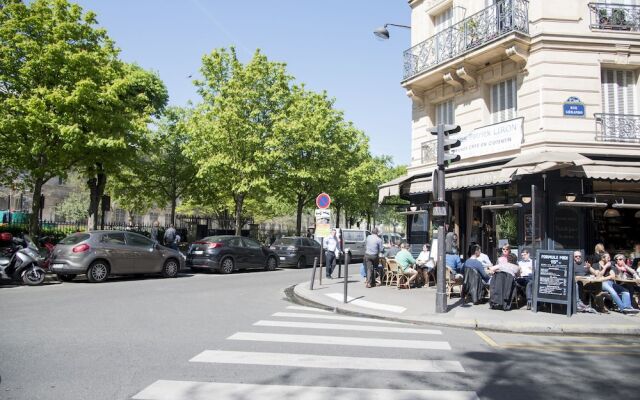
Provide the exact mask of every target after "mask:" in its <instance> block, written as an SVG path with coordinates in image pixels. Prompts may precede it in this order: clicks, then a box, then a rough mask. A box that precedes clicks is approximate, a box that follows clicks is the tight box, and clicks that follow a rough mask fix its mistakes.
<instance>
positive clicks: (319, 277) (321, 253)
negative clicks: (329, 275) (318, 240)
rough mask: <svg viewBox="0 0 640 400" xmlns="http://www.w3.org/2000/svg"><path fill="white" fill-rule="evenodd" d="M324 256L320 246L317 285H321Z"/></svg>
mask: <svg viewBox="0 0 640 400" xmlns="http://www.w3.org/2000/svg"><path fill="white" fill-rule="evenodd" d="M323 255H324V249H323V248H322V246H320V275H319V276H318V281H319V282H318V283H319V284H320V285H322V264H323V263H322V256H323Z"/></svg>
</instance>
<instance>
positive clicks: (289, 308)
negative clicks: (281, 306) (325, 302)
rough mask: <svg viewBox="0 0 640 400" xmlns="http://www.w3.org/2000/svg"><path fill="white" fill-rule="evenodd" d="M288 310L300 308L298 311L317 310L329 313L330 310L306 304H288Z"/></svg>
mask: <svg viewBox="0 0 640 400" xmlns="http://www.w3.org/2000/svg"><path fill="white" fill-rule="evenodd" d="M287 309H288V310H298V311H315V312H321V313H328V312H330V311H327V310H323V309H322V308H314V307H306V306H288V307H287Z"/></svg>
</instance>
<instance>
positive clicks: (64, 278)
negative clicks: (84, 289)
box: [58, 274, 76, 282]
mask: <svg viewBox="0 0 640 400" xmlns="http://www.w3.org/2000/svg"><path fill="white" fill-rule="evenodd" d="M75 277H76V274H58V279H60V280H61V281H62V282H71V281H72V280H73V278H75Z"/></svg>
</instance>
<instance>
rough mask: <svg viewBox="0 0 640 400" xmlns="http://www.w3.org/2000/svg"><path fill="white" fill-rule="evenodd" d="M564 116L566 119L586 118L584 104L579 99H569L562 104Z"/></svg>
mask: <svg viewBox="0 0 640 400" xmlns="http://www.w3.org/2000/svg"><path fill="white" fill-rule="evenodd" d="M562 115H564V116H565V117H584V116H585V107H584V103H583V102H581V101H580V99H579V98H577V97H574V96H572V97H569V98H568V99H567V101H565V102H564V104H562Z"/></svg>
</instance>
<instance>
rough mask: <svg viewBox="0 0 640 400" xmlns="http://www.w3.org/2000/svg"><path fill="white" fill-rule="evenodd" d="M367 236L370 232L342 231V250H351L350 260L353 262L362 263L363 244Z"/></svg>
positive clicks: (360, 230)
mask: <svg viewBox="0 0 640 400" xmlns="http://www.w3.org/2000/svg"><path fill="white" fill-rule="evenodd" d="M369 235H371V232H369V231H366V230H362V229H342V239H343V241H344V248H345V249H350V250H351V260H352V261H353V262H362V261H363V260H364V252H365V250H366V243H365V242H366V240H367V236H369Z"/></svg>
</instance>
